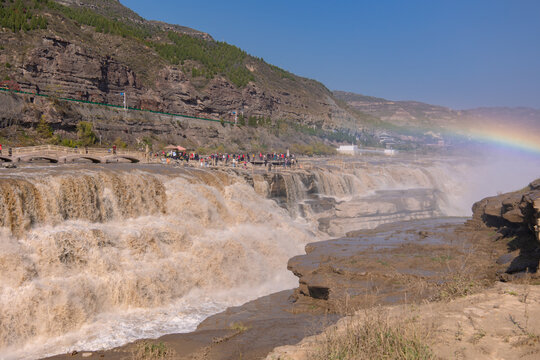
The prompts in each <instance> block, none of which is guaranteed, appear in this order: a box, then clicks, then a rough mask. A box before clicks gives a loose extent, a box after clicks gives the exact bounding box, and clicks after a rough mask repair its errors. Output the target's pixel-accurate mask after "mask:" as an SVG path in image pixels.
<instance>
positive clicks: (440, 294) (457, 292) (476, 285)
mask: <svg viewBox="0 0 540 360" xmlns="http://www.w3.org/2000/svg"><path fill="white" fill-rule="evenodd" d="M484 287H485V285H484V284H483V283H482V281H480V280H478V279H477V278H475V277H474V276H472V275H470V274H465V273H460V274H452V275H451V276H449V277H448V278H446V279H444V281H443V282H442V283H441V284H439V285H438V289H437V293H436V294H435V295H434V296H433V297H432V298H431V299H430V300H431V301H450V300H453V299H456V298H459V297H463V296H467V295H471V294H474V293H475V292H478V291H480V290H482V289H483V288H484Z"/></svg>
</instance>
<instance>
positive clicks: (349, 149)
mask: <svg viewBox="0 0 540 360" xmlns="http://www.w3.org/2000/svg"><path fill="white" fill-rule="evenodd" d="M337 152H338V153H340V154H345V155H357V154H360V149H358V146H356V145H340V146H339V148H338V149H337Z"/></svg>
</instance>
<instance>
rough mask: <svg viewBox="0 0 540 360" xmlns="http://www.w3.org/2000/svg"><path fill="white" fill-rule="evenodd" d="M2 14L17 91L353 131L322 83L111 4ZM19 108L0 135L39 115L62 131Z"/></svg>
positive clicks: (24, 3) (71, 3) (104, 0)
mask: <svg viewBox="0 0 540 360" xmlns="http://www.w3.org/2000/svg"><path fill="white" fill-rule="evenodd" d="M1 4H2V13H0V15H1V18H2V21H1V22H0V24H1V26H2V30H1V31H0V44H1V48H2V52H1V53H0V64H1V66H0V77H1V79H3V80H8V79H9V80H12V81H15V82H16V83H18V84H19V86H20V87H21V90H23V91H27V92H31V93H36V94H42V95H43V94H46V95H49V96H53V97H57V98H71V99H77V100H83V101H91V102H98V103H108V104H114V105H122V103H123V96H122V95H120V94H121V93H126V94H127V106H128V107H133V108H141V109H147V110H153V111H161V112H167V113H177V114H185V115H191V116H199V117H206V118H212V119H224V120H234V117H233V115H231V113H232V112H233V111H236V112H237V113H239V114H243V115H244V117H245V118H246V119H249V118H252V119H255V120H252V122H254V123H255V125H258V124H261V123H263V122H265V123H269V122H271V123H272V125H276V124H277V123H278V122H279V121H286V122H288V123H291V124H297V125H299V126H307V127H309V128H318V129H327V130H331V131H334V129H345V130H347V131H348V129H356V128H357V119H356V117H355V116H354V115H353V114H351V113H349V112H348V111H347V110H346V109H343V108H342V107H340V106H339V105H338V104H337V103H336V101H335V100H334V98H333V95H332V93H331V92H330V91H329V90H328V89H327V88H326V87H325V86H324V85H322V84H321V83H319V82H316V81H314V80H310V79H306V78H302V77H298V76H296V75H294V74H291V73H289V72H287V71H285V70H282V69H280V68H277V67H275V66H273V65H270V64H267V63H266V62H264V61H263V60H262V59H259V58H256V57H254V56H251V55H249V54H247V53H245V52H244V51H243V50H241V49H239V48H237V47H235V46H232V45H229V44H227V43H223V42H216V41H214V40H213V39H212V38H211V37H210V35H208V34H205V33H202V32H199V31H196V30H193V29H189V28H186V27H182V26H177V25H169V24H165V23H161V22H156V21H147V20H145V19H143V18H142V17H140V16H139V15H137V14H136V13H134V12H133V11H131V10H129V9H127V8H125V7H124V6H122V5H121V4H120V3H119V2H118V1H114V0H63V1H59V2H54V1H51V0H33V1H30V0H17V1H15V2H14V3H12V2H11V1H9V0H1ZM13 14H15V15H16V14H21V18H18V17H17V15H16V16H15V17H14V16H13ZM36 19H37V20H36ZM13 101H15V100H13ZM28 106H30V107H33V108H34V109H33V110H34V111H32V112H31V113H29V112H26V113H24V114H19V115H18V114H12V115H11V116H10V117H9V118H8V117H6V116H5V115H4V116H2V124H1V127H3V128H6V127H8V126H9V124H12V123H14V122H15V123H19V124H20V125H22V126H23V127H26V128H31V127H33V126H34V125H35V124H36V123H37V122H38V121H39V119H40V118H41V115H45V116H46V118H47V121H49V122H50V123H53V124H56V125H55V126H56V127H57V128H59V129H61V130H65V131H69V127H70V126H71V125H70V124H67V123H65V121H67V120H66V119H58V118H53V117H54V114H55V113H58V112H59V111H48V110H49V108H50V106H45V105H43V104H42V105H40V106H41V108H40V106H38V105H36V104H29V105H28ZM28 106H27V107H28ZM51 106H54V104H53V105H51ZM23 107H24V106H23ZM55 110H58V109H55ZM79 113H80V112H79ZM58 120H61V121H60V123H58ZM87 120H88V119H87ZM246 122H247V120H246Z"/></svg>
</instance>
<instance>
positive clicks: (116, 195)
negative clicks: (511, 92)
mask: <svg viewBox="0 0 540 360" xmlns="http://www.w3.org/2000/svg"><path fill="white" fill-rule="evenodd" d="M471 169H472V167H471V166H470V165H466V164H463V163H462V162H460V161H446V162H437V161H428V162H425V163H422V162H403V161H401V160H400V161H387V162H385V163H383V164H370V163H358V164H355V163H346V164H341V165H340V166H336V165H335V164H329V165H325V166H323V165H321V166H319V167H315V168H313V169H310V170H307V171H299V172H296V173H288V172H283V173H279V174H256V175H255V176H253V178H251V177H250V175H249V174H243V175H242V176H238V175H236V174H234V173H229V172H225V171H216V170H197V169H182V170H173V169H169V170H163V169H162V168H158V167H156V168H155V169H153V168H148V167H136V166H133V167H125V168H117V169H116V170H114V169H113V168H109V167H89V168H86V169H85V168H76V167H75V168H63V169H62V168H59V169H58V170H48V171H44V170H39V171H27V170H15V171H11V172H8V173H5V174H3V175H1V176H0V226H1V228H0V358H2V359H15V358H17V359H19V358H36V357H40V356H46V355H52V354H57V353H62V352H67V351H70V350H73V349H78V350H80V349H87V350H98V349H104V348H111V347H114V346H117V345H121V344H124V343H126V342H129V341H133V340H135V339H139V338H146V337H157V336H160V335H163V334H166V333H172V332H186V331H191V330H194V329H195V327H196V326H197V324H198V323H199V322H200V321H201V320H203V319H204V318H205V317H207V316H208V315H210V314H213V313H216V312H219V311H221V310H223V309H225V308H226V307H228V306H232V305H238V304H241V303H244V302H246V301H248V300H251V299H254V298H257V297H259V296H262V295H265V294H269V293H271V292H275V291H279V290H283V289H287V288H293V287H295V286H296V285H297V278H295V277H294V276H293V275H292V274H291V273H290V272H288V271H287V269H286V263H287V260H288V259H289V258H290V257H292V256H295V255H298V254H301V253H303V251H304V246H305V244H307V243H308V242H313V241H317V240H322V239H324V238H326V237H328V235H327V234H324V233H323V232H321V231H320V230H319V224H318V223H317V221H316V219H317V216H310V215H314V214H315V213H316V212H317V211H318V210H316V209H315V208H316V206H314V207H313V208H312V209H311V210H310V209H307V208H306V207H304V213H301V212H300V211H299V207H298V205H299V203H301V202H304V201H306V200H307V199H313V198H317V197H319V196H328V197H332V198H334V199H337V201H338V203H341V204H343V205H342V207H341V208H339V206H336V209H335V212H334V213H335V215H336V216H338V217H339V216H340V214H341V215H343V214H344V213H346V212H347V211H350V212H351V213H353V215H354V216H356V215H357V214H358V211H359V210H358V209H363V210H362V211H367V212H366V214H367V215H366V216H368V217H369V218H370V219H371V220H370V221H371V222H370V226H371V225H373V224H376V222H377V221H380V222H387V221H391V220H392V219H403V217H399V216H401V215H399V213H400V212H404V210H406V211H405V212H406V213H407V214H409V215H407V216H410V218H417V217H425V216H434V215H442V214H450V215H467V214H468V212H469V210H468V209H470V206H471V204H472V203H471V202H469V203H467V202H466V201H465V202H464V200H463V199H464V198H463V194H465V193H466V188H467V182H466V181H465V180H464V179H466V177H467V175H470V173H471ZM154 170H156V171H158V170H159V173H156V171H154ZM530 180H532V179H530ZM406 189H428V190H430V191H428V192H413V193H411V194H412V195H410V196H409V197H408V198H407V199H405V200H403V199H401V201H400V202H399V204H397V205H396V204H394V203H393V202H392V201H394V200H392V201H389V202H388V204H386V205H385V206H382V207H380V209H382V210H381V211H379V210H377V214H376V215H377V216H378V217H377V218H375V217H374V215H373V214H371V213H369V211H370V209H371V208H372V205H373V202H369V201H373V199H372V198H370V196H373V194H375V192H376V191H380V190H406ZM415 194H417V195H415ZM426 194H428V195H427V198H426ZM415 196H416V197H417V198H415ZM366 199H367V200H366ZM375 199H376V198H375ZM368 200H369V201H368ZM476 200H477V199H476ZM347 201H349V202H351V203H352V202H354V201H357V203H356V205H355V206H352V207H349V208H346V206H345V205H346V204H347ZM394 202H395V201H394ZM464 203H465V204H466V205H464ZM306 209H307V210H306ZM351 209H352V210H351ZM353 210H354V211H356V212H354V211H353ZM385 211H386V213H385ZM355 214H356V215H355ZM354 216H351V217H350V218H351V219H353V220H354ZM385 216H386V218H385ZM396 216H397V217H396ZM348 221H349V225H348V226H359V227H361V226H362V223H361V222H358V223H354V222H353V223H352V225H350V221H351V220H350V219H349V220H348Z"/></svg>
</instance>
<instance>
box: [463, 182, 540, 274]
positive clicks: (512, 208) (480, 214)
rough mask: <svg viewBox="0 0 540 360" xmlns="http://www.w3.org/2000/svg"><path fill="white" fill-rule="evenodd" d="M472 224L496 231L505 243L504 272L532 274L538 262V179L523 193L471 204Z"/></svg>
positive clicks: (502, 261)
mask: <svg viewBox="0 0 540 360" xmlns="http://www.w3.org/2000/svg"><path fill="white" fill-rule="evenodd" d="M473 222H476V223H477V224H482V225H483V226H487V227H489V228H492V229H495V230H496V231H497V232H498V233H499V234H500V235H501V237H502V238H503V239H504V240H505V241H507V242H508V251H509V253H508V254H506V255H504V256H503V257H501V258H499V259H498V260H497V261H498V263H499V264H508V267H507V269H506V271H505V272H506V273H508V274H516V273H517V274H521V273H523V272H530V273H535V272H536V271H537V270H538V264H539V260H540V233H539V228H540V179H538V180H535V181H533V182H532V183H530V184H529V185H528V186H527V187H525V188H524V189H522V190H519V191H515V192H511V193H506V194H501V195H498V196H493V197H488V198H485V199H483V200H481V201H479V202H477V203H475V204H474V205H473Z"/></svg>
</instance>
